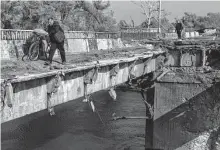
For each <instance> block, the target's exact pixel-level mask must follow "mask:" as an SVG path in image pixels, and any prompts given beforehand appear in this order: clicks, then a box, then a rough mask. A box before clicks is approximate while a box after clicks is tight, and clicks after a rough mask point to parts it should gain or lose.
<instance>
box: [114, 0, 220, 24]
mask: <svg viewBox="0 0 220 150" xmlns="http://www.w3.org/2000/svg"><path fill="white" fill-rule="evenodd" d="M136 2H138V1H136ZM161 6H162V9H165V10H166V11H168V12H170V13H171V14H170V15H169V16H168V19H169V20H170V22H173V21H174V19H175V18H176V17H182V16H183V15H184V12H192V13H195V14H196V15H199V16H204V15H206V14H207V13H208V12H220V0H219V1H163V0H162V3H161ZM110 9H111V10H113V11H114V16H115V18H116V20H117V22H119V21H120V20H125V21H126V22H128V23H131V21H130V20H131V19H130V18H132V19H133V20H134V22H135V25H140V24H141V22H143V21H144V20H145V17H144V15H142V14H141V9H140V8H139V7H138V6H137V5H135V4H134V3H132V2H131V1H111V6H110Z"/></svg>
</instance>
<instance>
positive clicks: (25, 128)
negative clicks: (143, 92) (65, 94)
mask: <svg viewBox="0 0 220 150" xmlns="http://www.w3.org/2000/svg"><path fill="white" fill-rule="evenodd" d="M117 94H118V101H116V102H114V101H112V100H111V98H110V96H109V94H108V93H107V92H105V91H101V92H98V93H96V94H94V95H93V97H94V99H95V102H94V104H95V106H96V108H97V109H98V111H99V113H100V116H101V118H102V119H103V122H104V125H103V124H102V122H101V121H100V118H99V117H98V116H97V113H93V112H92V110H91V108H90V107H89V105H88V104H87V103H83V102H82V99H77V100H74V101H72V102H68V103H65V104H62V105H59V106H57V107H56V108H55V111H56V115H55V116H52V117H51V116H49V114H48V113H47V111H46V110H45V111H41V112H38V113H35V114H32V115H28V116H26V117H22V118H19V119H16V120H14V121H11V122H7V123H4V124H2V150H32V149H34V150H87V149H89V150H113V149H117V150H132V149H135V150H139V149H140V150H143V149H144V143H145V120H144V119H137V120H136V119H130V120H126V119H124V120H117V121H112V114H113V113H116V114H117V115H118V116H145V115H146V110H145V105H144V104H143V102H142V100H141V96H140V94H139V93H136V92H131V91H129V92H121V91H117Z"/></svg>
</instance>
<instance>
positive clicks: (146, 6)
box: [132, 0, 159, 28]
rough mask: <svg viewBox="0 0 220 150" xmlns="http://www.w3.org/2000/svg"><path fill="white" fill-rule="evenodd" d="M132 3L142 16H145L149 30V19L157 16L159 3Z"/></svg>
mask: <svg viewBox="0 0 220 150" xmlns="http://www.w3.org/2000/svg"><path fill="white" fill-rule="evenodd" d="M132 2H133V3H134V4H136V5H137V6H139V7H140V8H141V10H142V14H143V15H145V16H146V19H147V27H148V28H149V27H150V24H151V19H152V18H156V16H157V15H158V12H159V1H155V0H154V1H153V0H144V1H142V0H141V1H140V2H134V1H132Z"/></svg>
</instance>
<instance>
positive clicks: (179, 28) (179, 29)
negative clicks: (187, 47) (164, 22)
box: [176, 20, 183, 39]
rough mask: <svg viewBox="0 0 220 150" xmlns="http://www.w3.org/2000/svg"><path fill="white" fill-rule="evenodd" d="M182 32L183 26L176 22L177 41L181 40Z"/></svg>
mask: <svg viewBox="0 0 220 150" xmlns="http://www.w3.org/2000/svg"><path fill="white" fill-rule="evenodd" d="M182 30H183V25H182V23H181V22H180V21H179V20H178V21H177V23H176V32H177V36H178V39H182V37H181V34H182Z"/></svg>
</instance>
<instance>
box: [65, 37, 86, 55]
mask: <svg viewBox="0 0 220 150" xmlns="http://www.w3.org/2000/svg"><path fill="white" fill-rule="evenodd" d="M67 42H68V52H70V53H79V52H89V43H88V39H67Z"/></svg>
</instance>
